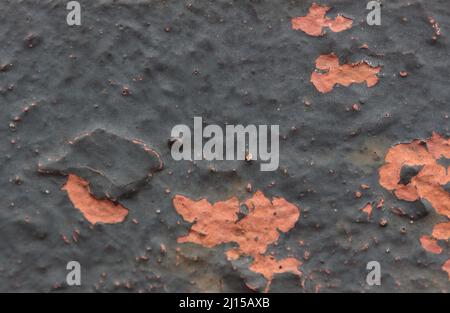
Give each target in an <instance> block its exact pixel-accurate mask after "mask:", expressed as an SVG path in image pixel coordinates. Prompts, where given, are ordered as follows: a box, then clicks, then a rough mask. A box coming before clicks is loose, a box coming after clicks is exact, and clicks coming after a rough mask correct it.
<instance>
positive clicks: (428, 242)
mask: <svg viewBox="0 0 450 313" xmlns="http://www.w3.org/2000/svg"><path fill="white" fill-rule="evenodd" d="M420 244H421V245H422V248H424V249H425V250H426V251H428V252H431V253H434V254H441V253H442V248H441V247H440V246H439V245H438V243H437V240H436V239H435V238H433V237H431V236H428V235H423V236H422V237H420Z"/></svg>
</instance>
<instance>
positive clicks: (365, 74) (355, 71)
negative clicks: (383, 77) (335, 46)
mask: <svg viewBox="0 0 450 313" xmlns="http://www.w3.org/2000/svg"><path fill="white" fill-rule="evenodd" d="M380 70H381V67H379V66H378V67H372V66H370V65H369V64H368V63H367V62H365V61H362V62H359V63H355V64H344V65H339V58H338V57H337V56H336V55H335V54H334V53H331V54H328V55H321V56H319V57H318V58H317V59H316V70H315V71H314V72H313V73H312V74H311V82H312V83H313V85H314V87H316V89H317V90H318V91H319V92H321V93H328V92H331V91H332V90H333V88H334V86H335V85H336V84H339V85H342V86H346V87H348V86H350V85H351V84H354V83H357V84H362V83H364V82H366V84H367V87H373V86H375V85H376V84H377V83H378V76H377V74H378V73H379V72H380Z"/></svg>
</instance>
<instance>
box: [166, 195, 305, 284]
mask: <svg viewBox="0 0 450 313" xmlns="http://www.w3.org/2000/svg"><path fill="white" fill-rule="evenodd" d="M173 204H174V206H175V209H176V210H177V212H178V213H179V214H180V215H181V216H182V217H183V218H184V219H185V220H186V221H188V222H191V223H193V225H192V227H191V229H190V231H189V234H188V235H186V236H184V237H180V238H178V242H179V243H186V242H190V243H196V244H199V245H202V246H204V247H207V248H212V247H215V246H217V245H220V244H224V243H231V242H234V243H237V245H238V247H237V248H235V249H230V250H228V251H227V252H226V255H227V258H228V260H237V259H238V258H240V257H241V256H251V257H253V263H252V264H251V266H250V270H252V271H254V272H256V273H260V274H262V275H263V276H264V277H265V278H266V280H267V281H268V283H267V286H266V290H267V289H268V287H269V286H270V283H271V281H272V278H273V275H274V274H276V273H285V272H291V273H294V274H296V275H299V276H300V275H301V272H300V271H299V270H298V267H299V266H300V265H301V262H300V261H298V260H296V259H294V258H287V259H282V260H276V259H275V258H274V257H271V256H266V255H265V253H266V250H267V247H268V246H269V245H270V244H273V243H275V242H276V241H277V240H278V238H279V236H280V232H288V231H289V230H290V229H292V228H293V227H294V225H295V223H296V222H297V220H298V219H299V217H300V210H299V208H297V207H296V206H295V205H293V204H291V203H289V202H288V201H286V200H285V199H283V198H273V199H272V200H270V199H268V198H267V197H266V196H264V194H263V193H262V192H261V191H257V192H256V193H255V194H254V195H253V197H251V198H250V199H248V200H247V201H245V202H243V203H241V202H239V200H238V199H237V198H236V197H233V198H231V199H228V200H225V201H221V202H216V203H214V204H211V203H210V202H209V201H207V200H206V199H202V200H199V201H194V200H191V199H189V198H187V197H184V196H181V195H176V196H175V197H174V199H173ZM241 205H245V206H247V208H248V210H249V213H248V214H247V215H246V216H245V217H244V218H242V219H240V220H239V218H238V213H239V211H240V206H241Z"/></svg>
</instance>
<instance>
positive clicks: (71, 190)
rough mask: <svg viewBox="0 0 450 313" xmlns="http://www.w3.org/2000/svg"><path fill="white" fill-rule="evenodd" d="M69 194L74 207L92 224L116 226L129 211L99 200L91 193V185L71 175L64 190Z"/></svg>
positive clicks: (110, 202)
mask: <svg viewBox="0 0 450 313" xmlns="http://www.w3.org/2000/svg"><path fill="white" fill-rule="evenodd" d="M62 190H65V191H66V192H67V195H68V196H69V199H70V201H71V202H72V204H73V206H74V207H75V208H77V209H78V210H80V212H81V213H82V214H83V216H84V217H85V218H86V219H87V220H88V221H89V223H91V224H97V223H103V224H116V223H121V222H123V221H124V220H125V218H126V217H127V215H128V210H127V209H126V208H125V207H124V206H122V205H120V204H116V203H114V202H112V201H110V200H98V199H96V198H95V197H94V196H93V195H91V193H90V191H89V183H88V182H87V181H85V180H84V179H82V178H80V177H78V176H76V175H72V174H70V175H69V176H68V178H67V182H66V184H65V185H64V187H63V188H62Z"/></svg>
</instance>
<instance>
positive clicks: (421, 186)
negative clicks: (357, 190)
mask: <svg viewBox="0 0 450 313" xmlns="http://www.w3.org/2000/svg"><path fill="white" fill-rule="evenodd" d="M448 158H450V139H445V138H443V137H442V136H441V135H439V134H437V133H435V132H433V135H432V137H431V138H429V139H428V140H413V141H412V142H410V143H402V144H398V145H396V146H394V147H392V148H391V149H389V151H388V152H387V154H386V157H385V162H386V163H385V164H384V165H383V166H382V167H381V168H380V170H379V175H380V184H381V186H383V187H384V188H386V189H387V190H390V191H393V192H394V194H395V195H396V197H397V198H399V199H400V200H404V201H416V200H426V201H428V202H429V203H430V204H431V206H432V207H433V208H434V210H435V211H436V213H437V214H439V215H443V216H445V217H446V218H447V219H450V194H449V193H448V192H447V191H446V190H445V189H444V186H445V185H446V184H448V183H449V182H450V170H449V168H446V167H445V166H444V165H442V164H441V163H440V162H439V161H440V160H441V159H448ZM405 166H409V167H420V169H418V172H417V174H416V175H415V176H413V177H411V179H410V180H409V181H408V182H402V179H401V173H402V168H403V167H405ZM449 238H450V222H443V223H438V224H436V225H435V226H434V229H433V231H432V234H431V235H423V236H422V237H421V238H420V243H421V245H422V247H423V248H424V249H425V250H426V251H428V252H431V253H435V254H440V253H442V249H441V247H440V246H439V245H438V241H439V240H445V241H448V240H449Z"/></svg>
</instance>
